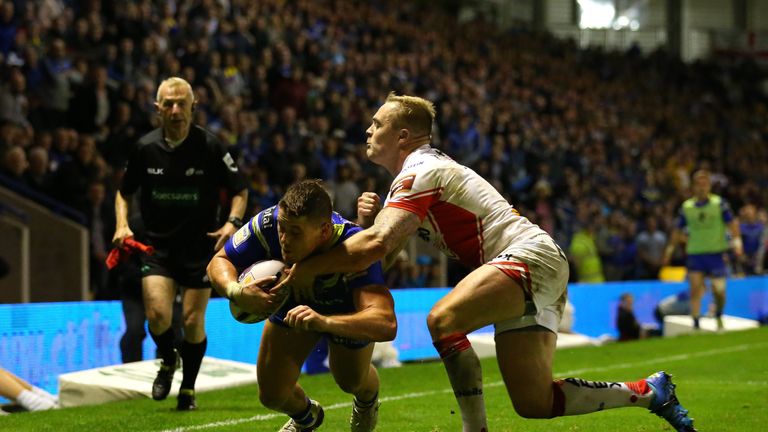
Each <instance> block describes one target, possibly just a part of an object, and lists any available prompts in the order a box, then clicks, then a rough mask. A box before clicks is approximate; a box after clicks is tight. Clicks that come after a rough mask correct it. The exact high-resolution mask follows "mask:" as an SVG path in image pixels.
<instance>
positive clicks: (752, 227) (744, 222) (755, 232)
mask: <svg viewBox="0 0 768 432" xmlns="http://www.w3.org/2000/svg"><path fill="white" fill-rule="evenodd" d="M739 216H740V221H739V230H740V232H741V238H742V241H743V242H744V255H742V257H741V259H738V258H737V261H736V262H737V264H738V266H739V267H740V270H741V272H743V273H744V274H747V275H759V274H763V269H764V268H765V249H766V246H767V245H768V229H766V221H765V220H761V219H760V218H759V217H758V213H757V207H756V206H755V205H754V204H747V205H745V206H744V207H742V208H741V210H739ZM763 216H765V213H763Z"/></svg>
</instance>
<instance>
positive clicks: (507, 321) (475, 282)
mask: <svg viewBox="0 0 768 432" xmlns="http://www.w3.org/2000/svg"><path fill="white" fill-rule="evenodd" d="M434 116H435V109H434V106H433V105H432V103H431V102H429V101H427V100H425V99H422V98H418V97H413V96H395V95H394V94H390V95H389V97H388V98H387V101H386V102H385V103H384V105H382V106H381V107H380V108H379V110H378V111H377V112H376V114H375V115H374V116H373V119H372V124H371V126H370V127H369V128H368V130H367V131H366V132H367V136H368V141H367V143H366V144H367V148H366V150H367V151H366V153H367V156H368V158H369V159H370V160H371V161H372V162H374V163H376V164H378V165H381V166H383V167H384V168H386V169H387V170H388V171H389V172H390V173H391V174H392V175H394V176H395V180H394V182H393V183H392V187H391V188H390V191H389V195H388V197H387V201H386V204H385V206H384V208H383V209H381V205H380V203H379V199H378V196H376V195H375V194H373V193H365V194H363V196H361V197H360V199H359V200H358V212H359V216H358V219H359V221H360V222H361V224H362V225H363V226H366V227H368V228H367V229H365V230H363V231H361V232H360V233H358V234H357V235H355V236H353V237H351V238H350V239H349V240H348V241H346V242H344V243H343V244H340V245H338V246H336V247H334V248H333V249H331V250H329V251H328V252H326V253H323V254H319V255H313V256H312V257H310V258H307V259H306V260H304V261H301V262H299V263H296V264H295V265H294V267H293V269H292V271H291V274H290V276H289V277H288V278H287V279H286V280H284V281H283V282H282V284H284V285H288V286H290V287H291V289H293V290H294V293H295V294H296V293H298V295H309V293H311V290H308V289H307V288H309V287H311V281H312V280H313V279H314V277H315V275H318V274H322V273H327V272H329V271H333V272H354V271H358V270H360V269H364V268H366V267H367V266H368V265H370V264H371V263H372V262H374V261H376V260H379V259H382V257H384V256H387V255H389V254H391V253H393V252H395V251H396V250H397V248H398V247H400V246H401V245H403V244H404V242H405V240H406V239H407V237H408V236H410V235H411V234H414V233H416V234H417V235H418V236H419V237H421V238H422V239H424V240H427V241H429V242H430V243H432V244H433V245H435V246H437V247H438V248H439V249H441V250H443V251H444V252H445V253H447V254H448V255H449V256H452V257H454V258H456V259H458V260H459V261H461V262H462V263H464V264H465V265H467V266H469V267H470V268H471V269H473V270H472V272H471V273H470V274H469V275H467V276H466V277H465V278H464V279H463V280H461V281H460V282H459V283H458V284H457V285H456V287H454V288H453V289H452V290H451V291H450V292H449V293H448V294H446V295H445V296H444V297H443V298H441V299H440V300H438V301H437V303H436V304H435V305H434V306H433V307H432V310H431V311H430V312H429V315H428V316H427V326H428V327H429V331H430V334H431V336H432V341H433V343H434V345H435V348H437V351H438V353H439V354H440V357H441V359H442V361H443V364H444V366H445V369H446V372H447V373H448V377H449V379H450V381H451V386H452V387H453V391H454V394H455V396H456V399H457V402H458V404H459V408H460V410H461V416H462V422H463V430H464V431H465V432H467V431H473V432H477V431H487V429H488V426H487V421H486V415H485V405H484V401H483V387H482V372H481V369H480V361H479V359H478V357H477V355H476V354H475V351H474V350H473V349H472V346H471V344H470V343H469V340H468V339H467V337H466V335H467V334H468V333H470V332H472V331H474V330H477V329H479V328H482V327H485V326H487V325H490V324H493V325H494V327H495V331H496V357H497V360H498V364H499V369H500V371H501V374H502V376H503V377H504V383H505V384H506V387H507V391H508V394H509V397H510V399H511V400H512V404H513V405H514V408H515V410H516V411H517V413H518V414H520V415H521V416H523V417H529V418H552V417H557V416H563V415H575V414H584V413H590V412H595V411H601V410H604V409H609V408H618V407H627V406H638V407H645V408H648V409H650V410H651V411H652V412H653V413H655V414H657V415H659V416H661V417H663V418H664V419H666V420H667V421H668V422H669V423H670V424H671V425H672V426H674V427H675V429H676V430H678V431H689V432H690V431H695V429H694V428H693V420H692V419H691V418H689V417H688V415H687V414H688V411H687V410H685V409H684V408H683V407H682V406H681V405H680V403H679V402H678V400H677V397H676V395H675V391H674V388H675V386H674V384H672V381H671V377H670V375H668V374H666V373H665V372H659V373H656V374H653V375H651V376H650V377H648V378H646V379H640V380H638V381H632V382H602V381H599V382H596V381H586V380H582V379H577V378H568V379H563V380H553V378H552V361H553V358H554V353H555V343H556V340H557V333H556V329H557V324H558V323H559V321H560V317H561V315H562V311H563V306H564V304H565V297H566V290H567V289H566V287H567V281H568V262H567V260H566V258H565V256H564V254H563V253H562V251H561V250H560V248H559V247H558V246H557V244H556V243H555V242H554V240H552V238H551V237H550V236H549V235H548V234H547V233H546V232H544V231H543V230H542V229H540V228H539V227H538V226H536V225H535V224H533V223H531V222H530V221H529V220H528V219H526V218H525V217H522V216H520V215H519V214H518V213H517V211H515V209H514V208H513V207H512V206H511V205H510V204H509V203H508V202H507V201H506V200H505V199H504V198H503V197H502V196H501V194H499V193H498V191H496V190H495V189H494V188H493V187H492V186H491V185H490V184H489V183H488V182H486V181H485V180H484V179H483V178H482V177H480V176H479V175H478V174H477V173H475V172H474V171H472V170H471V169H469V168H467V167H465V166H462V165H460V164H458V163H456V162H454V161H453V160H451V159H450V158H449V157H448V156H446V155H445V154H443V153H442V152H440V151H438V150H436V149H433V148H431V147H430V146H429V143H430V132H431V130H432V122H433V121H434ZM374 218H375V219H374ZM275 289H279V287H277V288H275Z"/></svg>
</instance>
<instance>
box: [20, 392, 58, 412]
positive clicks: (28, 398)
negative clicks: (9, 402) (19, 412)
mask: <svg viewBox="0 0 768 432" xmlns="http://www.w3.org/2000/svg"><path fill="white" fill-rule="evenodd" d="M16 401H17V402H18V403H19V405H21V406H23V407H24V408H25V409H27V410H29V411H42V410H49V409H52V408H55V407H56V404H55V403H53V401H52V400H50V399H48V398H46V397H42V396H39V395H37V394H35V393H33V392H32V391H30V390H23V391H22V392H21V393H20V394H19V396H18V397H17V398H16Z"/></svg>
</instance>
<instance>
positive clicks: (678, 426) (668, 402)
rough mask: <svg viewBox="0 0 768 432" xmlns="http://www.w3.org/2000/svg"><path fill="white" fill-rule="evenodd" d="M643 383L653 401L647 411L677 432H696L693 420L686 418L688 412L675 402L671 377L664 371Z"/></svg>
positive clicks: (675, 396)
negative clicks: (645, 383)
mask: <svg viewBox="0 0 768 432" xmlns="http://www.w3.org/2000/svg"><path fill="white" fill-rule="evenodd" d="M645 381H646V382H647V383H648V385H649V386H651V388H652V389H653V399H652V400H651V406H650V407H648V409H649V410H650V411H651V412H652V413H654V414H656V415H657V416H659V417H661V418H663V419H664V420H666V421H667V422H669V424H670V425H672V427H674V428H675V430H676V431H678V432H696V429H694V427H693V419H692V418H690V417H688V410H687V409H685V408H683V406H682V405H680V401H679V400H677V395H675V385H674V384H673V383H672V375H670V374H668V373H666V372H664V371H661V372H656V373H655V374H653V375H651V376H649V377H648V378H646V379H645Z"/></svg>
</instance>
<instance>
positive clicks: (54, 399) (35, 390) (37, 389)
mask: <svg viewBox="0 0 768 432" xmlns="http://www.w3.org/2000/svg"><path fill="white" fill-rule="evenodd" d="M32 393H34V394H36V395H38V396H42V397H44V398H46V399H50V400H51V401H52V402H53V403H55V404H58V403H59V397H58V396H56V395H54V394H51V393H48V392H47V391H45V390H43V389H41V388H40V387H37V386H32Z"/></svg>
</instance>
